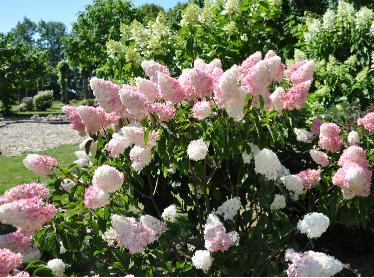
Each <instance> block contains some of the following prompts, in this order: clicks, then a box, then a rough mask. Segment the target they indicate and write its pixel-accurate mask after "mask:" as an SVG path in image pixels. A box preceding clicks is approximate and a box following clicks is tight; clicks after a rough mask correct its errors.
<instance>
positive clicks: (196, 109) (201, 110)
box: [192, 100, 212, 120]
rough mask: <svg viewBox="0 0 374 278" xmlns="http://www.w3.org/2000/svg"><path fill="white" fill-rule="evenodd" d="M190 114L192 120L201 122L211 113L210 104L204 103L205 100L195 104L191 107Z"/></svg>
mask: <svg viewBox="0 0 374 278" xmlns="http://www.w3.org/2000/svg"><path fill="white" fill-rule="evenodd" d="M192 112H193V116H194V118H196V119H198V120H203V119H205V118H207V117H209V115H210V114H211V112H212V108H211V106H210V102H209V101H205V100H204V101H199V102H196V103H195V104H194V106H193V107H192Z"/></svg>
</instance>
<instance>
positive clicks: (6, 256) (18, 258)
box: [0, 248, 22, 277]
mask: <svg viewBox="0 0 374 278" xmlns="http://www.w3.org/2000/svg"><path fill="white" fill-rule="evenodd" d="M21 264H22V255H21V254H20V253H13V252H12V251H10V250H9V249H5V248H4V249H2V248H0V276H4V277H5V276H8V275H9V273H10V272H11V271H12V270H14V269H15V268H17V267H18V266H19V265H21Z"/></svg>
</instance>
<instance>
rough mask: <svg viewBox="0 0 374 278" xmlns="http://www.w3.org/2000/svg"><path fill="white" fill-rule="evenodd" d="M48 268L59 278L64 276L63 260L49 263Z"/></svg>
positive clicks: (54, 260)
mask: <svg viewBox="0 0 374 278" xmlns="http://www.w3.org/2000/svg"><path fill="white" fill-rule="evenodd" d="M47 267H49V268H50V269H51V270H52V271H53V273H54V274H55V275H56V276H57V277H61V276H64V272H65V263H64V262H63V261H62V260H61V259H53V260H50V261H48V263H47Z"/></svg>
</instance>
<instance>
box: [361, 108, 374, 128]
mask: <svg viewBox="0 0 374 278" xmlns="http://www.w3.org/2000/svg"><path fill="white" fill-rule="evenodd" d="M357 124H358V125H362V126H363V127H364V128H365V129H366V130H368V131H370V132H374V112H370V113H367V114H366V115H365V116H364V117H362V118H359V119H358V120H357Z"/></svg>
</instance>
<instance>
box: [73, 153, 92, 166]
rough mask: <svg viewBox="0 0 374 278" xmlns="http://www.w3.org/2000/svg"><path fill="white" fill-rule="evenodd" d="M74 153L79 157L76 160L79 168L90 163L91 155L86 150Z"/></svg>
mask: <svg viewBox="0 0 374 278" xmlns="http://www.w3.org/2000/svg"><path fill="white" fill-rule="evenodd" d="M74 154H75V156H76V157H77V158H78V159H77V160H74V163H75V164H77V166H78V167H79V168H83V167H84V166H87V165H89V164H90V157H89V156H88V155H87V153H86V151H76V152H74Z"/></svg>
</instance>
